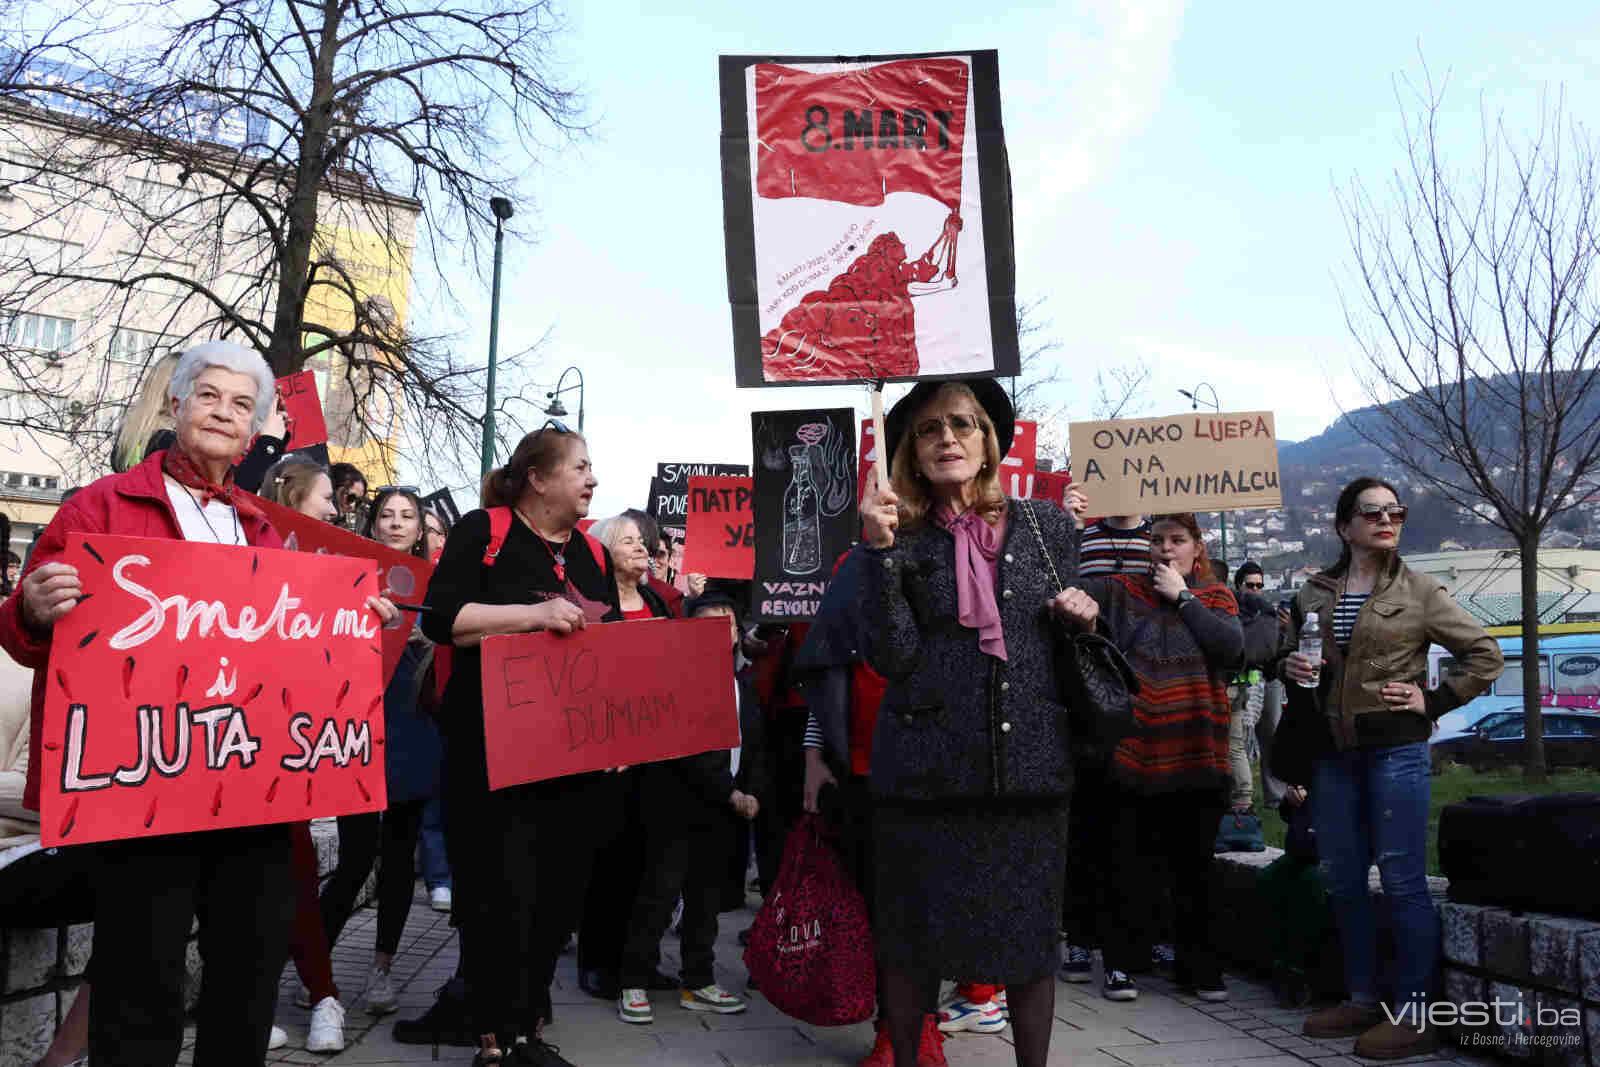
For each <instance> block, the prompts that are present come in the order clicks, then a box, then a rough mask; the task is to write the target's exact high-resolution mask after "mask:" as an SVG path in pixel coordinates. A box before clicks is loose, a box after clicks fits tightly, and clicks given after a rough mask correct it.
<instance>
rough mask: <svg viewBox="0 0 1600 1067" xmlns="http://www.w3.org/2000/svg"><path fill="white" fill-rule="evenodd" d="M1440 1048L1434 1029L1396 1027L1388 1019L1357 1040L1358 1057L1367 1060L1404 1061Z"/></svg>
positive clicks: (1429, 1027) (1425, 1027)
mask: <svg viewBox="0 0 1600 1067" xmlns="http://www.w3.org/2000/svg"><path fill="white" fill-rule="evenodd" d="M1438 1047H1439V1039H1438V1037H1437V1036H1436V1035H1435V1034H1434V1032H1433V1027H1431V1026H1428V1025H1426V1024H1424V1025H1423V1027H1422V1029H1420V1030H1419V1029H1417V1028H1416V1027H1415V1026H1396V1025H1395V1024H1394V1023H1392V1022H1390V1021H1389V1020H1388V1019H1385V1020H1384V1021H1383V1022H1381V1023H1379V1024H1378V1025H1377V1026H1374V1027H1373V1028H1372V1029H1370V1030H1368V1031H1367V1032H1366V1033H1364V1034H1362V1035H1361V1036H1360V1037H1358V1038H1356V1055H1357V1056H1360V1057H1361V1058H1362V1059H1366V1060H1403V1059H1405V1058H1406V1057H1407V1056H1419V1055H1421V1054H1422V1053H1424V1052H1432V1051H1433V1050H1434V1049H1436V1048H1438Z"/></svg>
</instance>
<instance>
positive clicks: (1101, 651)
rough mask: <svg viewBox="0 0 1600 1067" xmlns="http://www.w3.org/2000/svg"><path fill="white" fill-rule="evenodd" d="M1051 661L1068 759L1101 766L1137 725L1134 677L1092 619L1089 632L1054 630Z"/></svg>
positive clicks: (1048, 561)
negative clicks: (1067, 731)
mask: <svg viewBox="0 0 1600 1067" xmlns="http://www.w3.org/2000/svg"><path fill="white" fill-rule="evenodd" d="M1020 503H1021V504H1022V512H1023V514H1025V515H1027V516H1028V525H1029V526H1031V527H1033V536H1034V538H1035V539H1036V540H1037V541H1038V542H1039V551H1040V552H1041V553H1042V554H1043V555H1044V562H1045V566H1046V567H1048V568H1049V569H1050V581H1051V583H1052V584H1053V585H1054V586H1055V589H1056V590H1057V592H1059V591H1060V590H1062V589H1064V588H1066V587H1065V586H1064V585H1062V583H1061V576H1060V575H1059V574H1057V573H1056V564H1055V560H1054V559H1053V558H1051V556H1050V549H1049V547H1048V546H1047V545H1046V544H1045V543H1044V534H1043V533H1042V532H1041V531H1040V530H1039V520H1038V519H1037V518H1036V517H1035V516H1034V514H1033V505H1032V503H1031V502H1028V501H1021V502H1020ZM1055 664H1056V678H1057V682H1058V684H1059V685H1060V687H1061V702H1062V703H1063V704H1065V705H1066V706H1067V711H1068V714H1069V715H1070V716H1071V720H1072V748H1073V752H1072V754H1073V757H1074V758H1075V759H1077V760H1078V761H1079V762H1081V763H1084V764H1097V765H1104V764H1105V763H1107V762H1109V761H1110V759H1111V753H1112V752H1114V751H1115V750H1116V747H1117V745H1118V744H1120V743H1121V742H1122V739H1123V738H1125V737H1127V736H1128V735H1129V734H1131V733H1133V732H1134V731H1135V730H1136V729H1138V725H1139V724H1138V720H1137V719H1135V718H1134V715H1133V698H1134V696H1135V695H1136V694H1137V693H1138V692H1139V678H1138V676H1137V675H1136V674H1134V673H1133V668H1132V667H1131V666H1129V665H1128V661H1127V659H1126V657H1124V656H1123V654H1122V651H1121V649H1119V648H1117V646H1116V645H1114V644H1112V642H1111V639H1110V638H1109V637H1107V636H1106V633H1105V628H1104V626H1103V625H1102V624H1101V623H1099V622H1098V621H1097V622H1096V624H1095V630H1094V631H1093V632H1079V633H1065V632H1061V631H1058V639H1057V642H1056V654H1055Z"/></svg>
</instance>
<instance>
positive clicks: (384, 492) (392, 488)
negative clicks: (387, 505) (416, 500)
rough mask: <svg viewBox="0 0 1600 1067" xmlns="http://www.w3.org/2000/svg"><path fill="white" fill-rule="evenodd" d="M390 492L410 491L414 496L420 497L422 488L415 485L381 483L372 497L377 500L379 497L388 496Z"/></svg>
mask: <svg viewBox="0 0 1600 1067" xmlns="http://www.w3.org/2000/svg"><path fill="white" fill-rule="evenodd" d="M390 493H410V494H411V495H412V496H416V497H420V496H421V495H422V490H420V489H418V488H417V487H416V486H414V485H380V486H378V488H376V489H374V490H373V491H372V499H374V500H377V499H378V498H379V497H383V496H388V495H389V494H390Z"/></svg>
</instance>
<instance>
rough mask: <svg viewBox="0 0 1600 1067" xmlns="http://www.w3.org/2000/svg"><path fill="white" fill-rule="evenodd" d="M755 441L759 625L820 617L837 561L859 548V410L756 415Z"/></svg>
mask: <svg viewBox="0 0 1600 1067" xmlns="http://www.w3.org/2000/svg"><path fill="white" fill-rule="evenodd" d="M750 422H751V427H752V431H753V435H754V443H755V461H756V462H755V468H756V470H755V475H754V476H753V479H752V481H753V491H754V503H755V519H756V561H755V575H754V577H755V583H754V585H753V587H752V588H751V597H752V604H751V609H752V612H753V615H754V617H755V619H756V620H757V621H760V622H793V621H795V620H797V619H800V620H804V619H807V618H810V617H811V616H812V615H815V614H816V613H817V608H818V606H819V605H820V604H821V603H822V594H823V593H824V592H825V591H826V590H827V588H828V581H829V578H830V576H831V575H832V574H833V564H834V561H835V560H837V559H838V558H839V556H840V555H841V554H843V553H844V551H845V550H846V549H848V548H849V547H850V546H851V545H852V544H854V543H855V540H856V534H857V532H858V530H859V524H858V518H857V512H856V503H857V501H858V499H859V498H858V497H857V495H856V481H855V475H856V457H855V448H854V445H855V433H854V431H855V412H854V411H852V410H851V409H850V408H834V409H830V410H826V411H758V412H756V413H755V414H753V415H751V416H750Z"/></svg>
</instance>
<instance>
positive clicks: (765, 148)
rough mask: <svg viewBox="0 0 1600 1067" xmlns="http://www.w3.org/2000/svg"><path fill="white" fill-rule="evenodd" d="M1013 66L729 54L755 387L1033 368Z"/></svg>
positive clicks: (724, 72) (725, 115)
mask: <svg viewBox="0 0 1600 1067" xmlns="http://www.w3.org/2000/svg"><path fill="white" fill-rule="evenodd" d="M999 69H1000V68H999V58H998V55H997V53H995V52H993V51H974V52H954V53H945V54H925V55H898V56H862V57H858V58H850V59H845V58H840V57H820V56H818V57H802V56H770V57H769V56H723V57H721V60H720V64H719V73H720V83H721V101H722V181H723V222H724V230H725V234H726V239H727V261H728V294H729V300H730V303H731V304H732V312H733V333H734V368H735V374H736V377H737V380H738V384H739V385H740V386H761V385H786V384H818V383H823V382H847V381H859V380H862V379H867V378H880V379H885V380H889V381H907V380H913V379H921V378H940V377H955V376H961V375H973V374H993V375H1014V374H1016V373H1018V364H1019V354H1018V349H1017V327H1016V298H1015V289H1016V285H1015V275H1016V270H1015V263H1014V255H1013V239H1012V230H1011V191H1010V171H1009V164H1008V163H1007V160H1006V150H1005V138H1004V133H1003V126H1002V122H1001V115H1000V72H999Z"/></svg>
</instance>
